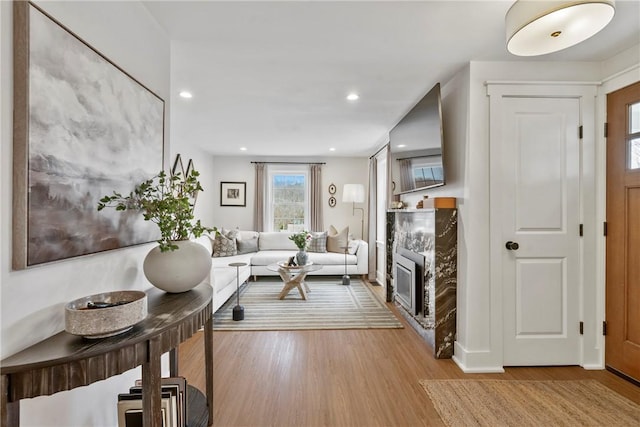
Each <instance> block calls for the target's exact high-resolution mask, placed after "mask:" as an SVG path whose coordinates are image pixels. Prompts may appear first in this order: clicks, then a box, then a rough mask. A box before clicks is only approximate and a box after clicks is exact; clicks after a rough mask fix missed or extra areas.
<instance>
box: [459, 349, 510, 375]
mask: <svg viewBox="0 0 640 427" xmlns="http://www.w3.org/2000/svg"><path fill="white" fill-rule="evenodd" d="M453 353H454V355H453V357H452V358H451V359H452V360H453V361H454V363H455V364H456V365H458V368H460V370H461V371H462V372H464V373H465V374H502V373H504V368H503V367H502V366H501V365H495V364H493V363H491V361H490V360H488V359H491V358H492V354H491V353H490V352H488V351H468V350H467V349H465V348H464V347H462V345H460V343H459V342H457V341H456V342H455V343H454V345H453Z"/></svg>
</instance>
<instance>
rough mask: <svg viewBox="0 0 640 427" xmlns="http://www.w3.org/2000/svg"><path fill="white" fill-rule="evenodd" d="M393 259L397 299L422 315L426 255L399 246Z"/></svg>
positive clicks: (415, 313)
mask: <svg viewBox="0 0 640 427" xmlns="http://www.w3.org/2000/svg"><path fill="white" fill-rule="evenodd" d="M393 259H394V264H395V268H394V270H395V271H394V273H395V274H394V278H395V287H394V289H395V299H396V301H397V302H398V303H400V305H402V306H403V307H404V308H405V310H407V311H408V312H409V313H411V314H412V315H414V316H417V315H420V314H421V313H422V312H423V300H424V256H423V255H422V254H419V253H416V252H413V251H410V250H408V249H404V248H398V250H397V251H396V253H395V254H394V257H393Z"/></svg>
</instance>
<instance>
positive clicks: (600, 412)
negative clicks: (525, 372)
mask: <svg viewBox="0 0 640 427" xmlns="http://www.w3.org/2000/svg"><path fill="white" fill-rule="evenodd" d="M420 384H421V385H422V387H423V388H424V389H425V390H426V391H427V394H428V395H429V397H430V398H431V401H432V402H433V405H434V406H435V408H436V410H437V411H438V414H440V417H441V418H442V421H443V422H444V423H445V424H446V425H448V426H465V427H466V426H518V427H521V426H639V425H640V405H637V404H636V403H634V402H632V401H630V400H629V399H627V398H625V397H623V396H621V395H619V394H617V393H616V392H614V391H613V390H610V389H609V388H607V387H605V386H604V385H602V384H600V383H599V382H598V381H596V380H580V381H506V380H421V381H420Z"/></svg>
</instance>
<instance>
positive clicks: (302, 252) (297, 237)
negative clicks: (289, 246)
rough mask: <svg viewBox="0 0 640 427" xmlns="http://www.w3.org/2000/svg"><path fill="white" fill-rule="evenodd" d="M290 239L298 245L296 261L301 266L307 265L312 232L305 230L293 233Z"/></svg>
mask: <svg viewBox="0 0 640 427" xmlns="http://www.w3.org/2000/svg"><path fill="white" fill-rule="evenodd" d="M289 240H292V241H293V243H295V244H296V246H297V247H298V253H297V254H296V262H297V263H298V265H299V266H303V265H307V261H308V259H309V256H308V254H307V245H308V244H309V242H310V241H311V233H309V232H308V231H307V230H303V231H301V232H299V233H296V234H292V235H291V236H289Z"/></svg>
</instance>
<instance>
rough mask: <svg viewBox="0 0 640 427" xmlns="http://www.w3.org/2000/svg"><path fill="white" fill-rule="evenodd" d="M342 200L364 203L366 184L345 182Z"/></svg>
mask: <svg viewBox="0 0 640 427" xmlns="http://www.w3.org/2000/svg"><path fill="white" fill-rule="evenodd" d="M342 201H343V202H353V203H362V202H364V185H362V184H345V185H344V188H343V189H342Z"/></svg>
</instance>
